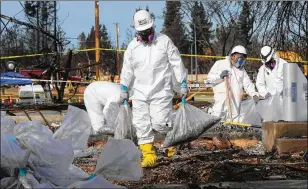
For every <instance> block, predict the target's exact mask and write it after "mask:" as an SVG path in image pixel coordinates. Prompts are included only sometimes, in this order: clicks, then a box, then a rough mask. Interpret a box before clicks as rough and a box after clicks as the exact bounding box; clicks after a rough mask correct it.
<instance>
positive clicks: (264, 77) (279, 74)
mask: <svg viewBox="0 0 308 189" xmlns="http://www.w3.org/2000/svg"><path fill="white" fill-rule="evenodd" d="M273 58H274V60H275V61H276V65H275V67H274V68H273V70H271V69H269V68H268V67H266V66H265V64H264V63H263V65H262V66H261V67H260V68H259V72H258V76H257V80H256V87H257V89H258V92H259V93H260V95H261V96H262V97H265V95H266V94H267V93H270V94H271V95H272V96H273V95H275V94H280V93H281V92H282V90H283V64H286V63H287V62H286V61H285V60H283V59H282V58H279V57H278V56H277V55H275V54H274V55H273Z"/></svg>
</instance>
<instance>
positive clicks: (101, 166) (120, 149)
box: [94, 138, 143, 181]
mask: <svg viewBox="0 0 308 189" xmlns="http://www.w3.org/2000/svg"><path fill="white" fill-rule="evenodd" d="M94 173H95V175H98V174H102V175H103V176H104V177H105V178H107V179H114V180H117V181H123V180H134V181H138V180H140V178H141V177H142V176H143V172H142V168H141V152H140V150H139V149H138V148H137V147H136V146H135V144H134V143H133V142H132V141H131V140H128V139H113V138H110V139H109V140H108V142H107V143H106V144H105V146H104V148H103V150H102V153H101V155H100V156H99V158H98V161H97V164H96V167H95V171H94Z"/></svg>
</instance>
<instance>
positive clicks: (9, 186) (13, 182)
mask: <svg viewBox="0 0 308 189" xmlns="http://www.w3.org/2000/svg"><path fill="white" fill-rule="evenodd" d="M0 186H1V188H6V189H24V187H23V185H22V184H21V182H20V181H19V180H18V178H17V177H6V178H3V179H1V183H0Z"/></svg>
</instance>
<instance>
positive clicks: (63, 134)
mask: <svg viewBox="0 0 308 189" xmlns="http://www.w3.org/2000/svg"><path fill="white" fill-rule="evenodd" d="M91 128H92V127H91V120H90V118H89V115H88V114H87V112H86V111H84V110H82V109H80V108H77V107H74V106H68V109H67V113H66V115H65V117H64V120H63V122H62V124H61V126H60V128H59V129H58V130H57V131H56V132H55V133H54V134H53V137H54V138H56V139H71V140H72V144H73V149H74V153H76V152H78V151H85V150H86V148H87V142H88V139H89V136H90V132H91Z"/></svg>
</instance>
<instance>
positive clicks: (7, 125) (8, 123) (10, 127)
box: [0, 116, 15, 134]
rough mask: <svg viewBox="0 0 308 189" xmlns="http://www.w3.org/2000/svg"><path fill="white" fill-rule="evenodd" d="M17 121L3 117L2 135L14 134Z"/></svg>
mask: <svg viewBox="0 0 308 189" xmlns="http://www.w3.org/2000/svg"><path fill="white" fill-rule="evenodd" d="M14 126H15V121H14V120H13V119H10V118H8V117H5V116H1V126H0V127H1V134H3V133H13V131H14Z"/></svg>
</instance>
